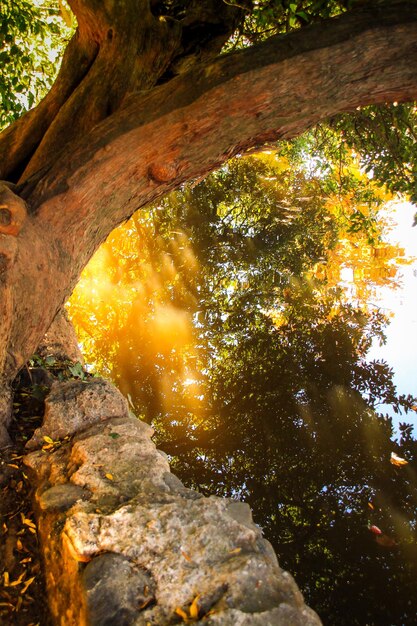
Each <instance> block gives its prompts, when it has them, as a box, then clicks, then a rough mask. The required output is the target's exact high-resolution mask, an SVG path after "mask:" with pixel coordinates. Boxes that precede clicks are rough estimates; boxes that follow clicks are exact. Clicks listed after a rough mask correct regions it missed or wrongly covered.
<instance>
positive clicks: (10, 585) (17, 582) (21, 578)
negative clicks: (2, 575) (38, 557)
mask: <svg viewBox="0 0 417 626" xmlns="http://www.w3.org/2000/svg"><path fill="white" fill-rule="evenodd" d="M25 576H26V572H23V574H20V576H19V578H18V579H17V580H14V581H13V582H12V583H10V584H9V587H16V585H20V583H21V582H22V580H23V579H24V577H25Z"/></svg>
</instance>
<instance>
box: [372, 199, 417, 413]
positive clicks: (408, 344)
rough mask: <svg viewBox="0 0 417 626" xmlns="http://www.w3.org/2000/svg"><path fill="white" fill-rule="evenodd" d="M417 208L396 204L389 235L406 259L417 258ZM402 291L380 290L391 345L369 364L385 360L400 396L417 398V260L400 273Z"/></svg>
mask: <svg viewBox="0 0 417 626" xmlns="http://www.w3.org/2000/svg"><path fill="white" fill-rule="evenodd" d="M416 212H417V207H415V206H413V205H412V204H410V203H407V202H402V203H400V202H399V203H397V204H395V207H394V210H393V211H392V212H391V211H390V214H389V215H390V217H392V219H393V220H394V222H395V224H394V225H393V228H392V230H391V232H390V233H389V234H388V235H387V239H388V241H389V242H390V243H392V244H396V243H398V244H399V245H400V246H401V247H402V248H404V251H405V257H406V258H409V257H417V227H412V224H413V219H414V214H415V213H416ZM399 273H400V276H401V279H400V282H401V287H400V288H399V289H390V288H389V287H381V288H379V289H378V292H377V293H378V299H377V302H376V304H378V305H379V306H381V307H382V309H383V311H384V312H385V313H387V314H390V313H392V314H393V317H392V319H391V323H390V324H389V326H388V327H387V328H386V331H385V334H386V336H387V343H386V344H385V345H384V346H379V345H373V347H372V348H371V350H370V351H369V354H368V360H373V359H384V360H385V361H387V363H388V364H389V365H390V366H391V367H392V368H393V369H394V374H395V376H394V383H395V384H396V386H397V391H398V393H400V394H401V393H405V394H408V393H411V394H413V395H415V396H417V259H416V260H414V261H413V263H412V264H411V265H405V266H403V267H401V268H400V270H399ZM387 412H388V413H390V414H392V415H393V417H394V418H395V420H394V424H395V425H396V424H398V422H401V421H410V422H413V423H415V422H416V418H415V414H413V413H408V415H406V416H404V415H403V416H397V415H395V414H394V413H393V412H392V411H389V410H388V411H387Z"/></svg>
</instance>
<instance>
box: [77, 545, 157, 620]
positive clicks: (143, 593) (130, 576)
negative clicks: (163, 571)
mask: <svg viewBox="0 0 417 626" xmlns="http://www.w3.org/2000/svg"><path fill="white" fill-rule="evenodd" d="M82 578H83V585H84V588H85V594H86V603H87V619H88V623H89V624H90V626H129V624H133V623H134V621H135V618H136V616H137V614H138V610H140V608H141V607H143V608H145V607H146V606H149V605H150V604H151V603H152V602H154V593H155V588H154V584H153V581H152V579H151V577H150V576H149V574H147V573H146V572H145V571H144V570H143V569H141V568H140V567H138V566H137V565H135V564H134V563H132V562H131V561H129V560H128V559H126V558H125V557H124V556H122V555H121V554H112V553H107V554H102V555H100V556H97V557H96V558H95V559H93V560H92V561H90V563H88V565H87V567H86V568H85V570H84V572H83V576H82ZM116 581H117V584H115V582H116Z"/></svg>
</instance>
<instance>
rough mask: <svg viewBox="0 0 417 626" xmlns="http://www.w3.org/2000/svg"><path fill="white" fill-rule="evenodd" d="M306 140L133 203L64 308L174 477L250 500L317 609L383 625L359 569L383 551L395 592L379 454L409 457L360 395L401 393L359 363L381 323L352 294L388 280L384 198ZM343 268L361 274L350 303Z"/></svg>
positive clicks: (407, 486)
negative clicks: (146, 425)
mask: <svg viewBox="0 0 417 626" xmlns="http://www.w3.org/2000/svg"><path fill="white" fill-rule="evenodd" d="M313 140H314V137H304V138H303V139H302V140H300V141H299V142H298V144H297V145H296V144H292V145H287V146H283V148H282V152H281V153H275V152H272V151H270V152H267V153H263V154H260V155H257V156H252V157H247V158H238V159H235V160H233V161H231V162H229V163H228V164H227V165H225V166H224V167H223V168H221V169H220V170H219V171H218V172H215V173H213V174H212V175H211V176H210V177H209V178H208V179H207V180H206V181H204V182H201V183H198V184H196V185H194V186H191V187H189V186H187V187H184V188H183V189H181V190H180V191H179V192H178V193H176V194H171V195H170V196H169V197H167V198H166V199H165V200H164V201H163V202H161V203H160V204H159V205H157V206H154V207H150V208H149V210H148V212H147V213H146V214H145V215H135V216H134V217H133V218H132V220H131V221H130V222H129V223H127V224H126V225H125V226H124V228H123V229H121V230H119V231H118V232H117V231H116V232H115V233H113V234H112V236H111V238H110V239H109V240H108V242H107V243H106V244H105V246H104V247H103V248H102V250H101V251H100V252H99V253H98V255H97V256H96V259H95V261H94V263H95V265H96V267H95V270H94V271H93V269H92V268H90V269H87V270H86V272H85V274H84V277H83V279H82V281H81V283H80V285H79V287H78V289H77V291H76V292H75V294H74V296H73V298H72V300H71V302H70V305H69V309H70V313H71V315H72V317H73V320H74V322H75V324H76V326H77V327H78V331H79V335H80V337H81V339H82V342H83V346H84V350H85V351H86V352H87V354H88V360H93V361H95V363H96V364H97V365H98V366H99V367H100V368H102V370H104V371H105V372H110V373H111V375H112V376H113V378H114V379H115V380H116V381H117V382H118V384H119V385H120V386H121V388H122V389H123V390H124V391H125V392H128V393H129V397H130V400H131V402H133V404H134V405H135V407H136V410H138V412H139V413H141V414H142V416H144V417H146V419H148V420H151V419H152V420H153V424H154V426H155V427H156V429H157V439H158V445H159V446H160V447H162V448H163V449H164V450H165V451H166V452H168V453H169V454H170V455H171V456H172V462H173V466H174V469H175V471H176V472H177V473H178V474H179V475H180V477H181V478H182V480H184V481H185V482H186V483H187V484H189V485H191V486H195V487H198V488H199V489H200V490H201V491H202V492H203V493H205V494H210V493H216V494H218V495H222V496H229V497H240V498H243V499H244V500H246V501H248V502H249V503H250V504H251V506H252V507H253V509H254V511H255V512H256V521H257V522H258V523H259V524H260V525H261V526H262V527H263V528H264V530H265V534H266V536H267V537H268V538H269V539H270V540H271V541H273V543H274V544H275V545H276V546H277V549H278V551H279V554H280V559H281V562H282V564H283V565H284V566H285V567H288V568H289V569H290V570H291V571H292V572H294V573H295V575H296V578H297V581H298V582H299V584H300V585H301V586H302V588H303V590H304V592H305V594H306V596H307V598H308V601H309V602H310V603H311V604H312V605H313V606H314V607H315V608H316V609H317V610H318V611H319V612H320V614H321V615H322V617H323V618H324V619H327V621H329V623H336V622H337V623H341V624H342V623H346V622H343V619H344V618H343V615H345V617H346V616H348V619H349V622H348V623H350V624H360V623H365V621H366V620H368V621H367V622H366V623H385V622H383V621H381V619H383V618H382V617H381V615H382V614H383V613H384V612H385V613H384V614H385V615H387V616H388V617H387V620H388V621H387V622H386V623H394V622H395V619H396V616H398V615H401V616H402V617H401V619H406V615H407V613H406V609H404V607H403V606H400V605H401V603H403V602H404V600H403V598H404V595H403V594H402V593H401V594H400V597H401V600H400V599H398V601H396V602H394V603H391V605H390V606H388V605H387V604H386V603H384V602H380V603H379V604H378V607H377V608H375V604H377V601H376V600H374V599H372V594H373V591H372V588H371V589H370V587H372V582H371V583H370V582H369V581H370V580H371V581H372V579H373V578H376V579H378V580H380V578H381V577H382V572H385V568H386V567H388V565H390V567H391V569H390V573H389V574H384V576H385V578H384V580H383V582H381V583H380V587H381V589H383V590H384V592H383V595H384V594H385V595H386V597H389V596H388V589H389V587H390V586H393V587H395V589H398V587H399V586H400V587H402V588H403V590H404V594H411V586H412V583H411V582H410V581H411V580H413V576H415V573H416V572H415V566H414V565H413V563H414V561H413V559H414V552H413V546H414V541H415V537H414V531H413V526H412V524H413V523H414V521H413V520H414V517H415V509H414V507H415V498H416V492H415V483H414V482H413V477H412V473H409V475H408V474H407V473H406V472H409V469H408V467H409V466H407V469H405V468H401V472H402V474H400V470H399V469H398V468H397V469H396V468H394V467H393V466H392V465H391V464H390V461H389V459H390V454H391V452H392V450H393V449H395V450H396V451H397V452H398V454H399V455H400V456H402V457H406V458H407V459H413V458H415V453H416V449H415V447H416V442H415V439H414V438H413V436H412V428H411V427H410V426H409V425H407V424H403V426H402V430H401V433H402V435H401V440H400V442H398V443H393V440H392V437H393V431H392V423H391V419H390V418H389V417H388V416H386V415H382V414H378V407H379V405H380V403H384V404H390V405H391V406H392V407H393V408H394V410H396V411H399V412H400V411H401V412H402V411H406V412H407V411H410V410H413V408H414V406H415V404H414V403H415V399H413V398H412V397H411V396H408V397H406V396H398V394H397V393H396V390H395V386H394V384H393V382H392V370H391V369H390V368H389V366H388V365H387V364H386V363H384V362H381V361H374V362H372V363H368V362H367V361H366V352H367V350H368V348H369V346H370V343H371V341H372V340H373V339H375V338H379V339H380V340H383V327H384V324H385V319H384V317H383V316H382V315H381V313H380V312H379V311H378V310H377V309H374V308H372V307H371V306H370V305H369V304H368V300H367V297H368V296H369V294H370V293H372V284H374V285H375V284H381V283H382V282H384V281H388V282H389V281H392V280H395V276H392V271H391V269H389V268H391V262H392V260H394V259H396V258H398V257H401V250H400V249H399V248H395V247H391V246H390V245H388V244H386V243H385V242H384V240H383V237H382V232H383V227H384V222H383V220H381V218H380V216H379V208H380V206H381V205H382V204H383V203H384V202H385V200H386V199H387V197H388V196H387V195H386V193H385V192H383V191H381V190H379V189H378V188H377V187H376V186H375V185H374V184H373V183H372V181H370V180H369V179H368V178H367V177H366V176H364V175H363V173H362V172H361V170H360V168H359V167H358V165H357V163H356V162H355V160H354V159H353V158H352V157H349V154H348V151H346V154H344V155H343V164H342V165H341V166H340V167H339V162H338V161H335V160H333V162H331V161H330V160H329V159H327V160H326V159H325V158H324V157H323V155H322V157H321V160H320V159H318V156H317V153H316V154H313V152H312V151H311V150H310V157H309V158H306V153H307V150H308V149H309V146H311V145H314V141H313ZM327 145H329V143H328V144H327ZM336 164H337V167H336ZM359 213H360V214H361V215H363V216H364V217H365V218H366V219H357V217H356V216H357V215H358V214H359ZM376 251H382V252H380V253H378V254H376V253H375V252H376ZM342 265H345V267H352V268H353V267H357V266H358V265H359V266H360V267H361V268H362V269H363V271H362V272H360V273H356V274H355V281H356V282H355V294H356V295H355V298H354V299H352V294H351V293H347V292H346V291H345V290H344V289H343V286H342V285H341V283H340V276H341V270H340V267H341V266H342ZM97 269H99V270H100V271H99V272H98V273H97ZM365 269H366V271H365ZM388 269H389V271H388ZM404 469H405V472H404ZM392 493H394V494H396V495H395V497H394V498H393V496H392V495H391V494H392ZM370 506H372V507H373V508H372V509H371V508H370ZM368 520H370V521H369V522H368ZM371 522H372V524H378V526H381V527H382V528H383V533H384V535H383V536H384V537H386V539H385V543H387V544H390V542H391V547H390V548H389V547H388V548H387V547H384V546H382V545H381V544H380V543H378V542H377V541H376V539H375V536H374V535H373V534H372V532H371V531H370V530H368V526H370V525H371ZM381 532H382V531H381ZM379 541H382V539H379ZM392 542H394V544H392ZM394 545H395V548H394V547H393V546H394ZM358 568H359V569H360V571H361V572H362V573H361V574H360V575H358V574H357V571H358ZM396 593H397V592H396ZM353 595H354V596H355V602H353V600H352V597H353ZM385 595H384V597H385ZM329 598H331V599H332V600H331V602H330V601H329ZM349 603H350V605H349V607H350V608H349V611H348V610H347V605H348V604H349ZM413 606H414V605H413V604H412V607H411V610H413ZM369 607H372V608H369ZM407 610H408V609H407ZM375 616H376V617H375ZM361 619H363V620H365V621H361ZM372 619H375V620H376V621H375V622H372ZM378 619H379V620H380V621H378ZM389 620H391V621H389Z"/></svg>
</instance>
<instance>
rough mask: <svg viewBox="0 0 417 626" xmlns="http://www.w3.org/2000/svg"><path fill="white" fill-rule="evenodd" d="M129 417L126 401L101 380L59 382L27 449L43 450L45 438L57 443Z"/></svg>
mask: <svg viewBox="0 0 417 626" xmlns="http://www.w3.org/2000/svg"><path fill="white" fill-rule="evenodd" d="M128 415H129V409H128V405H127V402H126V400H125V398H124V397H123V396H122V394H121V393H120V392H119V391H118V390H117V389H116V388H115V387H114V386H113V385H111V384H110V383H109V382H108V381H106V380H104V379H102V378H92V379H90V380H88V381H83V380H70V381H67V382H56V383H55V384H54V385H53V386H52V390H51V393H50V394H49V395H48V397H47V399H46V403H45V418H44V421H43V424H42V426H41V427H40V428H38V429H37V430H36V431H35V434H34V436H33V437H32V439H31V440H30V441H29V442H28V445H27V447H28V449H34V448H36V447H40V446H41V445H42V444H43V443H44V441H43V437H44V436H48V437H50V438H51V439H53V440H54V441H55V440H59V439H64V437H69V436H71V435H73V434H75V433H77V432H79V431H82V430H85V429H86V428H88V427H89V426H91V425H93V424H95V423H97V422H103V421H105V420H108V419H110V418H112V417H128Z"/></svg>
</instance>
